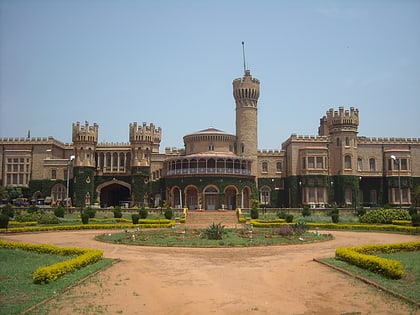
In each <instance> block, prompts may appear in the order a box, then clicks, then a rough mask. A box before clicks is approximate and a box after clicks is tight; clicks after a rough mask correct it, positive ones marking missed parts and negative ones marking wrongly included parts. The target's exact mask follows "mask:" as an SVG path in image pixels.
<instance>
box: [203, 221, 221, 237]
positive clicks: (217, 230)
mask: <svg viewBox="0 0 420 315" xmlns="http://www.w3.org/2000/svg"><path fill="white" fill-rule="evenodd" d="M224 229H225V226H224V225H222V224H221V223H217V224H216V223H214V222H213V223H212V224H211V225H210V226H209V227H208V228H206V229H205V230H204V235H205V236H206V237H207V239H209V240H221V239H222V238H223V233H224Z"/></svg>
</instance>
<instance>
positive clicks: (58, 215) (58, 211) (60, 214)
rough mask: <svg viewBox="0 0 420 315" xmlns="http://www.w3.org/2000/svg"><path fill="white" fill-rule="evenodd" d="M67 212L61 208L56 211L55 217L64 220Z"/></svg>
mask: <svg viewBox="0 0 420 315" xmlns="http://www.w3.org/2000/svg"><path fill="white" fill-rule="evenodd" d="M65 212H66V209H64V208H63V207H60V206H58V207H57V208H55V209H54V215H55V216H56V217H59V218H64V214H65Z"/></svg>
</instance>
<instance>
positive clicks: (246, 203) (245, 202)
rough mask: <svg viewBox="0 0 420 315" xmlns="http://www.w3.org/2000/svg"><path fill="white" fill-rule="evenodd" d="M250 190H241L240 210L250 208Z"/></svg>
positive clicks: (247, 188) (246, 188)
mask: <svg viewBox="0 0 420 315" xmlns="http://www.w3.org/2000/svg"><path fill="white" fill-rule="evenodd" d="M251 206H252V205H251V189H250V188H249V187H244V188H243V189H242V208H251Z"/></svg>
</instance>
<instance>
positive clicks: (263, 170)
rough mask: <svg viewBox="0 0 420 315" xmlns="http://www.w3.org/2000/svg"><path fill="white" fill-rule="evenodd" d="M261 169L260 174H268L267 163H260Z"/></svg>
mask: <svg viewBox="0 0 420 315" xmlns="http://www.w3.org/2000/svg"><path fill="white" fill-rule="evenodd" d="M261 167H262V172H264V173H267V172H268V163H267V162H262V164H261Z"/></svg>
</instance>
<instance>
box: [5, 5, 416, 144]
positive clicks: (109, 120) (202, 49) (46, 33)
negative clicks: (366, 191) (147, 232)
mask: <svg viewBox="0 0 420 315" xmlns="http://www.w3.org/2000/svg"><path fill="white" fill-rule="evenodd" d="M242 41H243V42H244V43H245V46H244V47H245V64H246V67H247V68H248V69H250V70H251V74H252V76H253V77H255V78H257V79H259V80H260V82H261V93H260V98H259V102H258V138H259V143H258V147H259V149H273V150H278V149H280V148H281V144H282V143H283V142H284V141H286V140H287V138H289V137H290V135H291V134H293V133H295V134H298V135H316V134H317V132H318V126H319V119H320V118H321V117H322V116H324V115H325V114H326V112H327V111H328V110H329V109H330V108H334V109H337V110H338V107H339V106H343V107H344V108H346V109H349V108H350V107H355V108H358V109H359V116H360V121H359V123H360V125H359V135H360V136H367V137H408V138H420V123H419V118H420V71H419V70H420V1H416V0H412V1H410V0H403V1H401V0H395V1H387V0H382V1H379V0H377V1H373V0H364V1H357V0H354V1H345V0H343V1H322V0H319V1H316V0H314V1H299V0H297V1H285V0H283V1H282V0H272V1H269V0H261V1H248V0H242V1H239V0H229V1H225V0H224V1H220V0H213V1H202V0H201V1H200V0H195V1H192V0H191V1H188V0H177V1H170V0H168V1H164V0H154V1H152V0H149V1H146V0H143V1H142V0H138V1H134V0H119V1H111V0H101V1H99V0H83V1H82V0H73V1H70V0H68V1H62V0H54V1H53V0H48V1H47V0H0V137H26V136H27V135H28V130H30V135H31V137H48V136H52V137H54V138H55V139H57V140H59V141H62V142H64V143H70V142H71V130H72V124H73V123H76V122H81V123H82V124H84V123H85V121H88V122H89V123H90V124H93V123H97V124H98V125H99V142H104V141H106V142H125V143H127V142H128V141H129V130H128V128H129V124H130V123H133V122H137V123H138V124H142V123H143V122H146V123H147V124H150V123H153V124H154V125H155V126H157V127H161V128H162V142H161V147H160V151H161V152H163V151H164V149H165V148H166V147H176V148H182V147H183V136H185V135H187V134H190V133H194V132H196V131H199V130H203V129H207V128H210V127H213V128H216V129H220V130H223V131H225V132H228V133H232V134H234V133H235V102H234V99H233V96H232V81H233V80H234V79H236V78H240V77H242V76H243V74H244V60H243V53H242V52H243V51H242Z"/></svg>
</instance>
